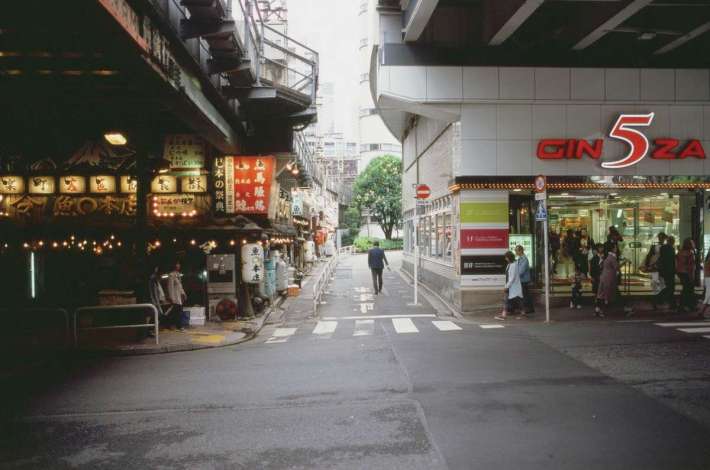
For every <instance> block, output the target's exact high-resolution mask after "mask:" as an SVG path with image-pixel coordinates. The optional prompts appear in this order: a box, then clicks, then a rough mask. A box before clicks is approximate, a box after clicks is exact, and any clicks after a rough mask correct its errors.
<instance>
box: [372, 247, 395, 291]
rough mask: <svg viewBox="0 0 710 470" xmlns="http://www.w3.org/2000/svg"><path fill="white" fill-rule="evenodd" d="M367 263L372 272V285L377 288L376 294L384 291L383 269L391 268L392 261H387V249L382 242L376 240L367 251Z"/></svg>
mask: <svg viewBox="0 0 710 470" xmlns="http://www.w3.org/2000/svg"><path fill="white" fill-rule="evenodd" d="M367 265H368V267H369V268H370V271H371V272H372V285H373V287H374V288H375V295H377V294H379V293H380V292H382V270H383V269H385V265H387V269H389V266H390V263H389V261H387V256H386V255H385V250H383V249H382V248H380V242H378V241H375V242H374V243H373V247H372V248H370V250H369V251H368V252H367Z"/></svg>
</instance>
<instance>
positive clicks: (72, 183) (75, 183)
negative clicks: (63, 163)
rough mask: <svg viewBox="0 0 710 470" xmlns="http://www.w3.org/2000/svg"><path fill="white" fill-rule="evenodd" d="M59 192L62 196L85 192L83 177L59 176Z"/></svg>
mask: <svg viewBox="0 0 710 470" xmlns="http://www.w3.org/2000/svg"><path fill="white" fill-rule="evenodd" d="M59 192H60V193H62V194H81V193H84V192H86V180H85V179H84V177H83V176H60V177H59Z"/></svg>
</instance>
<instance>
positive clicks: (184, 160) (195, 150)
mask: <svg viewBox="0 0 710 470" xmlns="http://www.w3.org/2000/svg"><path fill="white" fill-rule="evenodd" d="M205 152H206V150H205V143H204V141H203V140H202V139H201V138H200V137H199V136H196V135H192V134H175V135H169V136H167V137H166V138H165V148H164V149H163V155H164V158H165V159H166V160H168V161H169V162H170V168H171V169H175V170H180V169H188V168H190V169H193V168H203V167H204V166H205Z"/></svg>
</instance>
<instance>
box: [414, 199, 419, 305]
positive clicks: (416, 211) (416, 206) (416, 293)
mask: <svg viewBox="0 0 710 470" xmlns="http://www.w3.org/2000/svg"><path fill="white" fill-rule="evenodd" d="M418 303H419V200H417V199H415V200H414V305H417V304H418Z"/></svg>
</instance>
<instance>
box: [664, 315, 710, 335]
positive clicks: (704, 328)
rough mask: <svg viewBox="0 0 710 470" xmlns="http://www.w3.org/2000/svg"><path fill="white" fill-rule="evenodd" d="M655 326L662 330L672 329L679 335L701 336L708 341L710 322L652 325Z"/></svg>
mask: <svg viewBox="0 0 710 470" xmlns="http://www.w3.org/2000/svg"><path fill="white" fill-rule="evenodd" d="M654 325H656V326H660V327H663V328H674V329H675V330H676V331H680V332H681V333H687V334H691V335H702V337H703V338H705V339H710V334H708V333H710V321H708V320H705V321H690V322H667V323H654Z"/></svg>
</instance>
